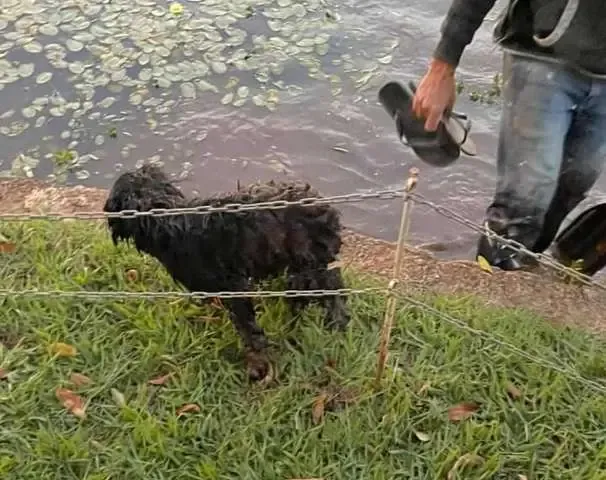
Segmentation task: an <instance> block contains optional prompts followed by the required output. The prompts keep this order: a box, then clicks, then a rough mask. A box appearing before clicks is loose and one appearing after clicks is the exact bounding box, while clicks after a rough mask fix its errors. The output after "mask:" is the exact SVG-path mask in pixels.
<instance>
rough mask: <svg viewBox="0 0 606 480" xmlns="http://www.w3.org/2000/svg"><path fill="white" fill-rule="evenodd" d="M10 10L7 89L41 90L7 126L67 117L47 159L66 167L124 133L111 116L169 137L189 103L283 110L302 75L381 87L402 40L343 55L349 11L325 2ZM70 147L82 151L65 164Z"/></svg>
mask: <svg viewBox="0 0 606 480" xmlns="http://www.w3.org/2000/svg"><path fill="white" fill-rule="evenodd" d="M9 4H10V5H9ZM3 7H4V8H3V9H2V18H1V19H0V90H2V89H5V88H10V87H14V90H13V91H15V92H16V91H18V90H17V89H21V88H24V89H27V90H28V91H29V92H34V94H33V97H32V95H31V93H30V94H29V95H24V96H20V98H21V97H22V98H24V99H27V100H25V101H26V102H27V103H25V104H22V105H18V104H17V105H12V106H13V107H14V108H13V109H12V110H10V111H6V112H0V134H1V135H4V136H8V137H15V136H18V135H21V134H22V133H23V132H25V131H27V129H30V128H31V129H34V128H35V129H42V128H43V127H46V126H47V125H48V124H49V123H51V122H52V124H53V125H55V124H57V126H56V127H54V126H53V129H55V128H56V130H54V131H55V132H60V134H58V135H57V139H56V140H57V141H60V142H61V144H59V145H55V144H54V143H52V145H53V147H52V148H55V149H57V148H58V150H56V151H55V152H54V153H53V152H52V150H51V153H49V155H50V156H48V158H49V159H53V162H54V163H55V165H56V166H57V164H59V163H62V162H64V163H66V164H69V165H70V166H72V167H73V165H72V164H73V163H74V162H76V163H79V162H81V159H87V158H90V157H88V155H92V154H91V153H90V152H86V154H84V153H85V152H84V151H82V152H80V153H83V155H81V156H80V155H79V153H78V151H77V148H79V147H78V146H79V145H80V148H82V145H86V147H84V148H90V149H91V151H95V152H97V153H98V152H100V151H101V149H102V147H104V145H105V144H106V141H107V139H108V138H116V137H117V136H118V134H117V132H118V130H117V128H116V127H111V128H109V127H108V125H113V124H116V122H119V121H122V120H124V119H126V118H130V119H134V118H139V120H138V121H139V122H140V123H143V124H144V123H145V122H147V125H148V126H149V128H150V129H151V130H153V131H154V133H155V134H157V135H161V134H162V132H160V131H159V130H158V129H159V128H160V127H161V126H162V125H163V119H164V118H166V115H168V114H169V113H170V112H171V111H172V110H173V109H174V108H175V107H178V108H182V107H181V105H183V103H184V102H203V103H200V105H208V102H209V101H211V102H212V101H214V102H217V103H218V104H221V105H225V106H230V107H234V108H240V107H243V106H244V105H250V108H258V109H262V110H266V111H270V112H273V111H275V110H277V109H278V106H279V105H280V103H281V102H285V101H287V100H288V98H290V97H294V96H297V95H300V93H301V91H302V90H303V86H302V85H296V84H293V83H294V82H293V80H292V79H293V78H294V79H299V81H300V82H301V83H304V82H308V81H309V80H308V79H309V78H311V79H314V80H317V81H323V82H326V84H327V85H328V87H329V88H330V91H331V92H332V94H333V95H334V96H338V95H340V94H341V93H342V92H343V90H344V88H345V86H346V84H347V80H348V79H349V80H351V86H352V87H353V88H356V89H360V90H364V89H368V88H371V87H373V86H377V85H378V84H379V82H380V80H381V75H382V67H383V66H385V65H389V64H390V63H391V62H392V60H393V51H394V49H395V46H397V43H396V44H393V45H392V46H388V47H387V49H383V51H382V52H380V54H379V55H377V57H376V58H374V59H368V58H366V59H363V60H362V61H360V59H355V58H353V57H352V56H351V55H348V54H343V55H339V54H338V53H337V52H335V51H333V47H334V45H333V40H332V38H333V34H334V32H335V31H336V30H337V29H338V28H341V26H340V25H339V16H338V14H337V13H336V12H335V11H333V10H332V9H331V8H330V5H329V2H327V1H326V0H304V1H296V0H237V1H236V0H187V1H183V2H182V3H181V2H172V3H168V2H160V1H158V0H111V1H107V2H98V1H93V0H67V1H66V2H57V1H53V0H40V1H36V2H34V1H32V0H29V1H24V2H18V1H9V2H8V3H6V2H5V4H4V5H3ZM252 22H254V24H253V23H252ZM253 32H254V33H253ZM15 59H18V61H17V60H15ZM286 78H288V79H289V81H288V82H287V81H286V80H285V79H286ZM295 82H296V80H295ZM32 98H33V100H32ZM202 98H203V100H202ZM132 112H140V113H142V114H143V117H142V118H141V117H135V116H133V113H132ZM82 122H89V123H90V125H92V126H89V127H88V129H86V128H85V127H83V123H82ZM66 124H67V125H66ZM164 124H165V123H164ZM169 124H170V122H169ZM42 134H44V132H43V133H42ZM37 135H38V136H37V138H38V139H40V135H39V134H37ZM124 135H125V136H128V135H127V134H126V133H125V134H124ZM42 138H43V140H44V138H45V137H42ZM122 138H123V136H122V135H120V139H122ZM135 138H136V136H135ZM47 140H48V141H50V140H51V138H50V137H49V138H48V139H47ZM45 141H46V140H45ZM65 144H68V145H65ZM62 146H67V147H68V148H66V149H65V152H72V153H71V154H72V155H74V158H72V159H71V160H66V159H64V160H61V161H58V160H57V152H62V151H63V150H61V147H62ZM49 148H50V147H49ZM119 148H122V147H119ZM131 150H132V148H129V149H127V150H126V152H127V154H128V153H129V152H131ZM124 152H125V150H124V149H122V155H124ZM66 155H67V153H66ZM29 158H30V157H28V156H24V155H20V156H18V157H17V159H16V160H15V162H16V163H15V162H14V164H15V165H17V167H15V168H11V171H14V172H17V171H19V172H21V174H26V175H29V173H27V172H30V173H31V172H32V171H33V170H34V168H35V167H36V166H37V165H38V162H37V161H36V162H33V161H30V160H29ZM45 158H46V157H45ZM61 158H63V157H61ZM66 158H67V157H66ZM70 168H71V167H70ZM59 173H60V174H63V173H65V172H64V170H61V172H59ZM77 175H78V178H84V176H86V175H88V172H86V173H82V172H81V173H78V174H77Z"/></svg>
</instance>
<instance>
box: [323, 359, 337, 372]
mask: <svg viewBox="0 0 606 480" xmlns="http://www.w3.org/2000/svg"><path fill="white" fill-rule="evenodd" d="M325 366H326V368H330V369H331V370H334V369H335V368H337V361H336V360H335V359H334V358H327V359H326V364H325Z"/></svg>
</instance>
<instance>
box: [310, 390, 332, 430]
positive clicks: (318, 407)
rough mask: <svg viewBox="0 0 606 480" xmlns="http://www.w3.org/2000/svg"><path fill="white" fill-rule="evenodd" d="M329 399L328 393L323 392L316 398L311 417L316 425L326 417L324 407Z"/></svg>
mask: <svg viewBox="0 0 606 480" xmlns="http://www.w3.org/2000/svg"><path fill="white" fill-rule="evenodd" d="M327 400H328V395H327V394H326V393H321V394H320V395H318V396H317V397H316V398H315V399H314V403H313V404H312V407H311V419H312V421H313V422H314V423H315V424H316V425H317V424H318V423H320V422H321V421H322V418H323V417H324V408H325V407H326V401H327Z"/></svg>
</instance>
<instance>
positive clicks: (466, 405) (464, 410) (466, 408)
mask: <svg viewBox="0 0 606 480" xmlns="http://www.w3.org/2000/svg"><path fill="white" fill-rule="evenodd" d="M479 408H480V406H479V405H478V404H477V403H474V402H462V403H459V404H458V405H455V406H454V407H450V408H449V409H448V419H449V420H450V421H451V422H460V421H461V420H465V419H467V418H469V417H471V416H472V415H473V413H474V412H477V411H478V409H479Z"/></svg>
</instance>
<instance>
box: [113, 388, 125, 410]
mask: <svg viewBox="0 0 606 480" xmlns="http://www.w3.org/2000/svg"><path fill="white" fill-rule="evenodd" d="M111 393H112V398H113V399H114V402H115V403H116V405H118V406H119V407H123V406H124V405H126V399H125V398H124V394H123V393H122V392H121V391H120V390H116V389H115V388H112V389H111Z"/></svg>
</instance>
